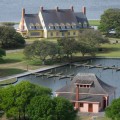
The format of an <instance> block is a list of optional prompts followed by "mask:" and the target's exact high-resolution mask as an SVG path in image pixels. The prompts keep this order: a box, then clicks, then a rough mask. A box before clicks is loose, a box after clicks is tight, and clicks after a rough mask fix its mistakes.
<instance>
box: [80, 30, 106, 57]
mask: <svg viewBox="0 0 120 120" xmlns="http://www.w3.org/2000/svg"><path fill="white" fill-rule="evenodd" d="M78 41H79V44H78V46H79V51H80V52H81V53H82V55H83V56H84V55H85V54H90V55H95V53H96V52H97V50H98V48H99V46H100V43H104V42H108V41H107V39H105V38H103V37H102V35H101V33H100V32H99V31H96V30H92V29H90V30H84V31H82V32H81V34H80V36H79V38H78Z"/></svg>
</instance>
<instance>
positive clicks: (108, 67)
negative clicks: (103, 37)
mask: <svg viewBox="0 0 120 120" xmlns="http://www.w3.org/2000/svg"><path fill="white" fill-rule="evenodd" d="M72 65H74V66H75V67H88V68H89V69H92V68H102V69H103V70H107V69H112V70H116V72H117V71H120V67H116V66H115V65H113V66H102V65H101V64H98V65H89V64H87V63H84V64H72Z"/></svg>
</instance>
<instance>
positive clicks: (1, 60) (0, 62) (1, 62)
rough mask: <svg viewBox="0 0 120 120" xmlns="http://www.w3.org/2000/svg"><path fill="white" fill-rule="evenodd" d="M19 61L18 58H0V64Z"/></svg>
mask: <svg viewBox="0 0 120 120" xmlns="http://www.w3.org/2000/svg"><path fill="white" fill-rule="evenodd" d="M21 61H22V60H18V59H0V64H7V63H17V62H21Z"/></svg>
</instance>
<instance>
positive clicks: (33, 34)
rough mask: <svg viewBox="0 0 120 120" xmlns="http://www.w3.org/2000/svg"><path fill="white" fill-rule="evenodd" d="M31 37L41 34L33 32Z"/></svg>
mask: <svg viewBox="0 0 120 120" xmlns="http://www.w3.org/2000/svg"><path fill="white" fill-rule="evenodd" d="M30 35H31V36H40V32H31V33H30Z"/></svg>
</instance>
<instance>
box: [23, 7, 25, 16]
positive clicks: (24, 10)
mask: <svg viewBox="0 0 120 120" xmlns="http://www.w3.org/2000/svg"><path fill="white" fill-rule="evenodd" d="M24 17H25V8H23V9H22V18H24Z"/></svg>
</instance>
